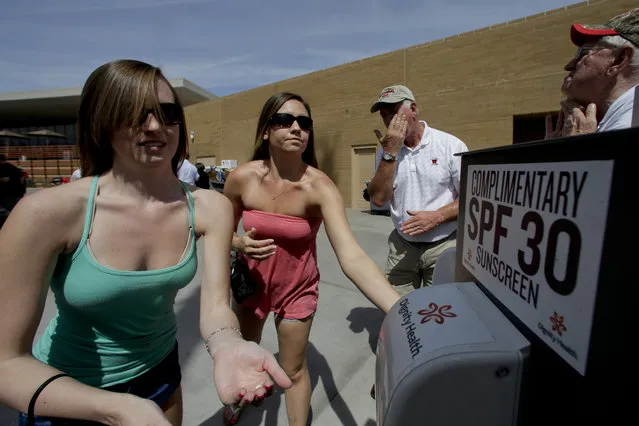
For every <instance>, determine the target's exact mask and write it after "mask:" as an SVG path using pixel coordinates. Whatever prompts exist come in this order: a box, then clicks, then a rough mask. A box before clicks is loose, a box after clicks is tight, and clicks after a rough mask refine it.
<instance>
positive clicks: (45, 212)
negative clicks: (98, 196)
mask: <svg viewBox="0 0 639 426" xmlns="http://www.w3.org/2000/svg"><path fill="white" fill-rule="evenodd" d="M90 187H91V179H90V178H84V179H79V180H77V181H73V182H70V183H67V184H63V185H59V186H53V187H50V188H43V189H36V190H35V191H33V192H32V193H30V194H28V195H26V196H25V197H24V198H22V200H20V202H19V203H18V205H17V206H16V207H15V209H17V210H18V211H19V213H21V214H23V215H25V216H29V217H31V216H33V217H36V216H44V217H46V218H47V219H48V220H54V221H68V220H69V219H70V218H73V217H75V216H76V215H78V214H80V215H82V216H84V212H85V211H86V205H87V201H88V198H89V190H90ZM15 209H14V210H15Z"/></svg>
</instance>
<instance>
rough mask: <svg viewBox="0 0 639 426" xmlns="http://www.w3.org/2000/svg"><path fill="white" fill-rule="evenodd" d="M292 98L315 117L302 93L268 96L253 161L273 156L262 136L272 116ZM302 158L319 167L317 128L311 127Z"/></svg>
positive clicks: (256, 136)
mask: <svg viewBox="0 0 639 426" xmlns="http://www.w3.org/2000/svg"><path fill="white" fill-rule="evenodd" d="M290 100H295V101H299V102H300V103H301V104H302V105H304V108H306V112H307V113H308V116H309V118H313V117H311V107H310V105H309V104H308V103H306V101H305V100H304V99H303V98H302V97H301V96H300V95H296V94H295V93H290V92H279V93H276V94H274V95H273V96H271V97H270V98H268V100H267V101H266V103H265V104H264V106H263V107H262V112H261V113H260V118H259V120H258V122H257V132H255V150H254V151H253V158H252V161H255V160H266V159H269V158H271V153H270V151H269V143H268V140H264V138H263V137H262V136H264V133H266V131H267V129H268V126H269V122H270V120H271V117H273V115H275V114H276V113H277V111H278V110H279V109H280V108H282V105H284V104H285V103H286V102H288V101H290ZM302 160H303V161H304V162H305V163H306V164H309V165H311V166H313V167H317V158H316V157H315V129H311V130H310V131H309V134H308V144H307V145H306V149H305V150H304V152H303V153H302Z"/></svg>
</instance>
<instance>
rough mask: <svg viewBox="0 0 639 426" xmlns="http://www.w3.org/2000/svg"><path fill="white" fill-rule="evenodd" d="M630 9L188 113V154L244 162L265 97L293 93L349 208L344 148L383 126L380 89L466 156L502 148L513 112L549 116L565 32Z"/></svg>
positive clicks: (497, 29) (513, 31)
mask: <svg viewBox="0 0 639 426" xmlns="http://www.w3.org/2000/svg"><path fill="white" fill-rule="evenodd" d="M632 7H636V0H599V1H597V0H595V1H587V2H582V3H577V4H574V5H571V6H568V7H565V8H561V9H556V10H551V11H547V12H545V13H541V14H538V15H534V16H529V17H525V18H522V19H518V20H515V21H510V22H506V23H503V24H499V25H493V26H491V27H488V28H483V29H480V30H476V31H471V32H467V33H463V34H459V35H456V36H452V37H448V38H445V39H441V40H436V41H432V42H429V43H425V44H420V45H416V46H411V47H407V48H405V49H401V50H397V51H394V52H390V53H387V54H383V55H379V56H375V57H372V58H367V59H363V60H359V61H355V62H351V63H347V64H344V65H340V66H337V67H334V68H329V69H325V70H322V71H318V72H314V73H311V74H306V75H303V76H299V77H295V78H291V79H288V80H284V81H281V82H277V83H274V84H270V85H266V86H262V87H258V88H256V89H252V90H248V91H245V92H241V93H237V94H233V95H230V96H226V97H223V98H218V99H215V100H212V101H207V102H203V103H199V104H196V105H193V106H190V107H187V108H186V115H187V125H188V129H189V130H195V131H196V137H195V138H196V142H195V144H193V145H192V153H193V154H192V155H193V156H194V157H196V158H197V157H198V156H207V155H215V156H216V157H217V161H218V164H219V163H220V161H221V160H222V159H236V160H238V163H240V164H241V163H244V162H246V161H247V160H248V158H249V157H250V155H251V154H252V151H253V138H254V133H255V127H256V126H257V118H258V115H259V112H260V108H261V107H262V105H263V103H264V102H265V101H266V99H267V98H268V97H269V96H270V95H272V94H273V93H276V92H278V91H281V90H287V91H292V92H295V93H299V94H301V95H302V96H303V97H304V98H305V99H306V100H307V101H308V102H309V103H310V105H311V109H312V112H313V119H314V121H315V123H316V125H315V129H316V133H315V144H316V151H317V156H318V160H319V162H320V168H321V169H322V170H324V171H325V172H326V173H328V175H329V176H330V177H331V178H332V179H333V180H334V181H335V183H336V184H337V186H338V188H339V189H340V191H341V192H342V195H343V197H344V202H345V205H347V206H350V205H352V201H353V200H351V170H350V169H351V149H352V146H354V145H366V144H371V143H375V142H376V140H375V136H374V134H373V131H372V130H373V129H374V128H379V129H382V128H383V124H382V122H381V120H380V118H379V116H378V115H377V114H370V112H369V108H370V105H371V104H372V102H373V101H374V100H375V98H376V97H377V95H378V94H379V91H380V90H381V89H382V88H383V87H385V86H388V85H391V84H405V85H407V86H408V87H409V88H411V90H412V91H413V93H414V94H415V97H416V100H417V105H418V106H419V108H420V117H421V118H422V119H424V120H426V121H427V122H428V123H429V125H430V126H432V127H435V128H438V129H441V130H444V131H447V132H449V133H452V134H454V135H455V136H457V137H459V138H460V139H462V140H463V141H464V142H466V144H467V145H468V147H469V148H470V149H478V148H486V147H491V146H499V145H507V144H511V143H512V135H513V116H514V115H521V114H533V113H544V112H549V111H554V110H557V109H558V104H559V101H560V100H561V92H560V90H559V87H560V85H561V81H562V79H563V77H564V76H565V74H566V73H565V71H564V70H563V67H564V65H565V64H566V63H567V62H568V61H569V60H570V58H571V57H572V56H573V55H574V54H575V51H576V48H575V46H573V45H572V43H571V42H570V37H569V29H570V25H571V24H572V23H575V22H580V23H604V22H606V21H607V20H608V19H610V18H611V17H612V16H614V15H616V14H618V13H621V12H623V11H625V10H628V9H630V8H632Z"/></svg>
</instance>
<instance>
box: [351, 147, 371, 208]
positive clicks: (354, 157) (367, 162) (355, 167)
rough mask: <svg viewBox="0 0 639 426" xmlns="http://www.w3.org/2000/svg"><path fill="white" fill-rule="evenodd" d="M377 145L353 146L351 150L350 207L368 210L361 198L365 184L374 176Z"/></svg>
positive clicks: (366, 202)
mask: <svg viewBox="0 0 639 426" xmlns="http://www.w3.org/2000/svg"><path fill="white" fill-rule="evenodd" d="M376 155H377V145H360V146H353V147H352V149H351V207H354V208H359V209H366V210H369V209H370V204H369V202H368V201H366V200H365V199H364V197H363V191H364V188H365V187H366V182H367V181H369V180H371V178H372V177H373V175H374V174H375V157H376Z"/></svg>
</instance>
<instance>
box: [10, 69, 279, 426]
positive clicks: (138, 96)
mask: <svg viewBox="0 0 639 426" xmlns="http://www.w3.org/2000/svg"><path fill="white" fill-rule="evenodd" d="M78 117H79V120H78V125H77V127H78V141H77V142H78V149H79V152H80V157H81V163H82V176H84V178H82V179H80V180H77V181H75V182H72V183H69V184H66V185H62V186H58V187H53V188H48V189H44V190H41V191H37V192H36V193H34V194H32V195H30V196H28V197H26V198H25V199H23V200H22V201H21V202H20V203H19V204H18V205H17V206H16V208H15V209H14V210H13V212H12V213H11V215H10V216H9V218H8V220H7V222H6V223H5V225H4V226H3V228H2V231H0V271H2V274H1V275H0V310H2V312H3V313H4V315H3V322H2V324H1V325H0V404H5V405H7V406H9V407H12V408H15V409H17V410H19V411H21V412H22V413H28V414H29V415H27V414H21V418H20V422H21V424H27V423H30V424H35V425H40V424H42V425H44V424H50V425H67V424H68V425H71V424H73V425H89V424H107V425H117V426H139V425H143V424H144V425H152V426H170V425H173V426H178V425H180V424H181V418H182V393H181V388H180V381H181V373H180V366H179V360H178V352H177V341H176V329H177V324H176V317H175V313H174V310H173V305H174V302H175V297H176V294H177V292H178V291H179V290H180V289H181V288H183V287H184V286H186V285H187V284H188V283H189V282H191V281H192V280H193V278H194V276H195V272H196V270H197V268H198V260H197V253H196V250H197V247H196V239H197V238H199V237H201V238H202V239H203V242H204V253H203V259H206V261H205V264H204V265H203V266H204V273H203V278H202V282H201V299H202V303H201V312H200V333H201V335H202V337H203V339H204V342H205V345H206V347H207V350H208V351H209V353H210V355H211V358H212V360H213V361H214V372H215V377H214V379H215V386H216V388H217V391H218V394H219V396H220V399H221V400H222V402H223V403H224V404H238V405H244V404H248V403H257V402H260V401H261V400H262V399H263V398H264V397H265V396H266V395H267V394H268V391H269V390H271V389H272V387H273V386H274V384H275V383H277V384H278V385H280V386H282V387H289V386H290V385H291V382H290V380H289V379H288V377H287V376H286V374H285V373H284V371H283V370H282V369H281V368H280V367H279V365H278V364H277V362H276V361H275V359H274V358H273V356H272V354H270V353H268V352H266V351H265V350H263V349H262V348H261V347H259V346H258V345H256V344H255V343H252V342H247V341H245V340H244V339H243V338H242V336H241V333H240V332H239V330H238V321H237V318H236V316H235V314H234V313H233V311H232V310H231V309H230V306H229V253H230V244H231V238H232V235H233V224H234V218H233V208H232V205H231V203H230V201H229V200H228V199H227V198H226V197H224V196H223V195H221V194H218V193H217V192H215V191H208V190H203V189H199V188H196V187H194V186H188V185H186V184H184V183H182V182H180V181H179V180H178V179H177V177H176V171H177V168H178V166H179V165H180V163H181V162H182V160H183V159H184V157H185V155H186V152H187V147H188V145H187V137H186V134H187V133H186V127H185V120H184V112H183V110H182V107H181V106H180V103H179V100H178V98H177V96H176V94H175V91H174V90H173V88H172V87H171V85H170V84H169V83H168V81H167V80H166V78H165V77H164V76H163V75H162V73H161V72H160V70H159V69H158V68H156V67H153V66H151V65H148V64H145V63H142V62H138V61H133V60H120V61H114V62H110V63H107V64H105V65H102V66H100V67H99V68H97V69H96V70H95V71H94V72H93V73H92V74H91V76H90V77H89V79H88V80H87V82H86V84H85V86H84V88H83V91H82V99H81V104H80V109H79V113H78ZM211 212H214V214H211ZM48 289H51V291H52V293H53V295H54V297H55V302H56V306H57V312H56V315H55V317H54V318H53V320H52V321H51V322H50V323H49V324H48V326H47V328H46V330H45V331H44V333H43V334H42V336H41V337H40V339H39V340H38V341H37V342H36V343H35V345H34V346H33V348H32V347H31V342H32V341H33V338H34V334H35V330H36V328H37V326H38V323H39V322H40V319H41V316H42V310H43V307H44V302H45V300H46V295H47V291H48ZM33 414H35V417H34V418H30V416H31V415H33ZM74 419H75V420H74ZM34 420H35V422H34Z"/></svg>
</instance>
